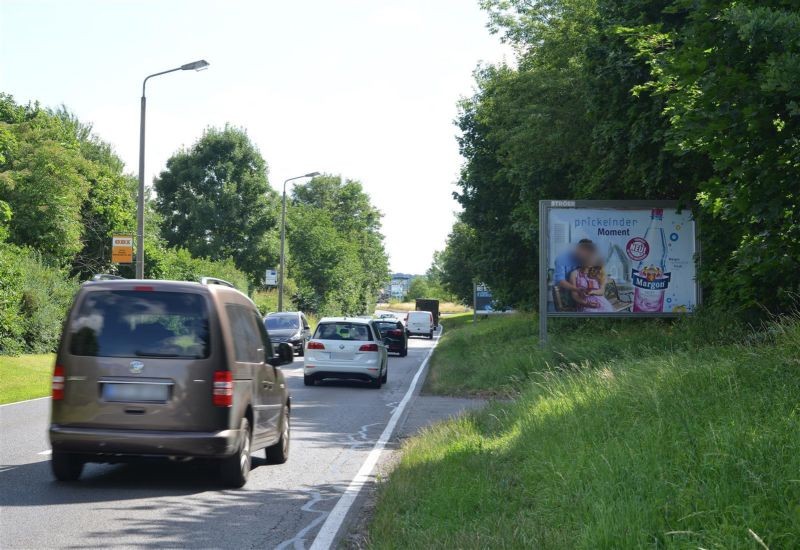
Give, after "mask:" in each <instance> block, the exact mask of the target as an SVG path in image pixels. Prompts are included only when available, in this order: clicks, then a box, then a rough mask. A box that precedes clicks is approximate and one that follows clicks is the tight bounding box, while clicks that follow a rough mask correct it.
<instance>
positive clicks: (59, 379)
mask: <svg viewBox="0 0 800 550" xmlns="http://www.w3.org/2000/svg"><path fill="white" fill-rule="evenodd" d="M62 399H64V366H63V365H56V367H55V368H54V369H53V401H61V400H62Z"/></svg>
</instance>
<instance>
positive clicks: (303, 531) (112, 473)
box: [0, 339, 433, 549]
mask: <svg viewBox="0 0 800 550" xmlns="http://www.w3.org/2000/svg"><path fill="white" fill-rule="evenodd" d="M432 345H433V342H432V341H430V340H421V339H412V340H411V342H410V349H409V354H408V357H406V358H400V357H397V356H394V355H392V356H390V358H389V381H388V384H386V385H384V386H383V387H382V388H381V389H380V390H374V389H369V388H367V387H365V386H363V385H362V384H360V383H357V382H353V383H346V382H327V383H325V384H323V385H317V386H314V387H305V386H304V385H303V381H302V358H296V360H295V362H294V364H292V365H288V366H286V367H283V369H284V372H285V373H286V376H287V379H288V381H289V386H290V388H291V391H292V399H293V410H292V421H293V422H292V441H291V454H290V458H289V461H288V462H287V463H286V464H283V465H271V464H267V463H266V461H265V459H264V452H263V451H259V452H258V453H256V454H255V456H254V457H253V471H252V472H251V475H250V480H249V482H248V483H247V485H246V486H245V487H244V488H243V489H240V490H230V489H225V488H223V487H221V486H220V484H219V483H218V481H217V479H216V471H215V470H214V469H212V468H210V467H208V466H203V465H202V464H199V463H191V462H190V463H183V464H178V463H166V462H157V463H151V464H131V465H101V464H90V465H88V466H87V467H86V469H85V470H84V474H83V476H82V477H81V480H80V481H78V482H76V483H68V484H63V483H57V482H56V481H54V480H53V477H52V475H51V473H50V465H49V463H48V462H49V456H48V453H49V443H48V441H47V435H46V429H47V423H48V415H49V408H50V400H49V399H40V400H35V401H28V402H23V403H19V404H14V405H8V406H4V407H1V408H0V548H2V549H8V548H37V549H38V548H108V547H112V546H113V547H138V548H142V547H158V548H165V547H170V548H174V547H192V548H220V547H225V548H307V547H309V546H310V545H311V542H312V541H313V540H314V538H315V536H316V534H317V532H318V530H319V529H320V526H321V525H322V523H323V522H324V521H325V519H326V516H327V515H328V512H329V511H330V510H331V509H333V507H334V505H335V504H336V501H337V500H338V498H339V496H340V495H341V493H342V492H343V491H344V489H345V488H346V487H347V486H348V484H349V483H350V481H351V480H352V479H353V478H354V476H355V475H356V473H357V472H358V470H359V468H360V467H361V465H362V463H363V462H364V460H365V458H366V457H367V455H368V454H369V452H370V450H371V449H372V447H373V444H374V442H375V441H376V440H377V438H378V437H379V436H380V434H381V432H382V431H383V430H384V428H385V427H386V424H387V422H388V421H389V418H390V416H391V414H392V413H393V411H394V410H395V408H396V407H397V405H398V403H399V402H400V400H401V399H402V398H403V396H404V394H405V393H406V390H407V389H408V387H409V384H410V382H411V379H412V378H413V376H414V375H415V374H416V372H417V370H418V368H419V366H420V364H421V363H422V361H423V360H424V358H425V356H426V355H427V352H428V350H429V349H430V348H431V346H432ZM411 406H412V407H413V402H412V403H411ZM352 514H357V510H354V511H353V513H352ZM352 514H351V516H352Z"/></svg>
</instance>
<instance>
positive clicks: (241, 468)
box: [220, 418, 252, 487]
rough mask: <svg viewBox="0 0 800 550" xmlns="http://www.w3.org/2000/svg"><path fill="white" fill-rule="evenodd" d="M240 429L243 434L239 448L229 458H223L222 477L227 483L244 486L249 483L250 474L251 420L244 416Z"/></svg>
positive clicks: (233, 485)
mask: <svg viewBox="0 0 800 550" xmlns="http://www.w3.org/2000/svg"><path fill="white" fill-rule="evenodd" d="M239 431H240V433H241V434H242V441H241V443H240V444H239V450H238V451H237V452H236V453H234V454H233V455H231V456H229V457H228V458H224V459H222V463H221V464H220V469H221V473H222V479H223V481H224V482H225V484H226V485H230V486H231V487H242V486H243V485H244V484H245V483H247V478H248V476H249V475H250V440H251V438H252V434H251V433H250V421H249V420H248V419H247V418H242V421H241V423H240V428H239Z"/></svg>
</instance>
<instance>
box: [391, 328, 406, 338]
mask: <svg viewBox="0 0 800 550" xmlns="http://www.w3.org/2000/svg"><path fill="white" fill-rule="evenodd" d="M389 334H390V335H392V336H402V335H403V331H402V330H400V329H399V328H396V329H394V330H390V331H389Z"/></svg>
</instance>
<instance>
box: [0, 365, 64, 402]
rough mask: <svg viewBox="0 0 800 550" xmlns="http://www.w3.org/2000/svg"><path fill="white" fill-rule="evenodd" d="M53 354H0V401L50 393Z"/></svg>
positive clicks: (31, 397) (20, 399)
mask: <svg viewBox="0 0 800 550" xmlns="http://www.w3.org/2000/svg"><path fill="white" fill-rule="evenodd" d="M54 357H55V356H54V355H53V354H49V353H45V354H41V355H20V356H19V357H11V356H8V355H0V403H13V402H15V401H23V400H25V399H33V398H35V397H44V396H45V395H48V394H49V393H50V378H51V376H52V375H53V361H54Z"/></svg>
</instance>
